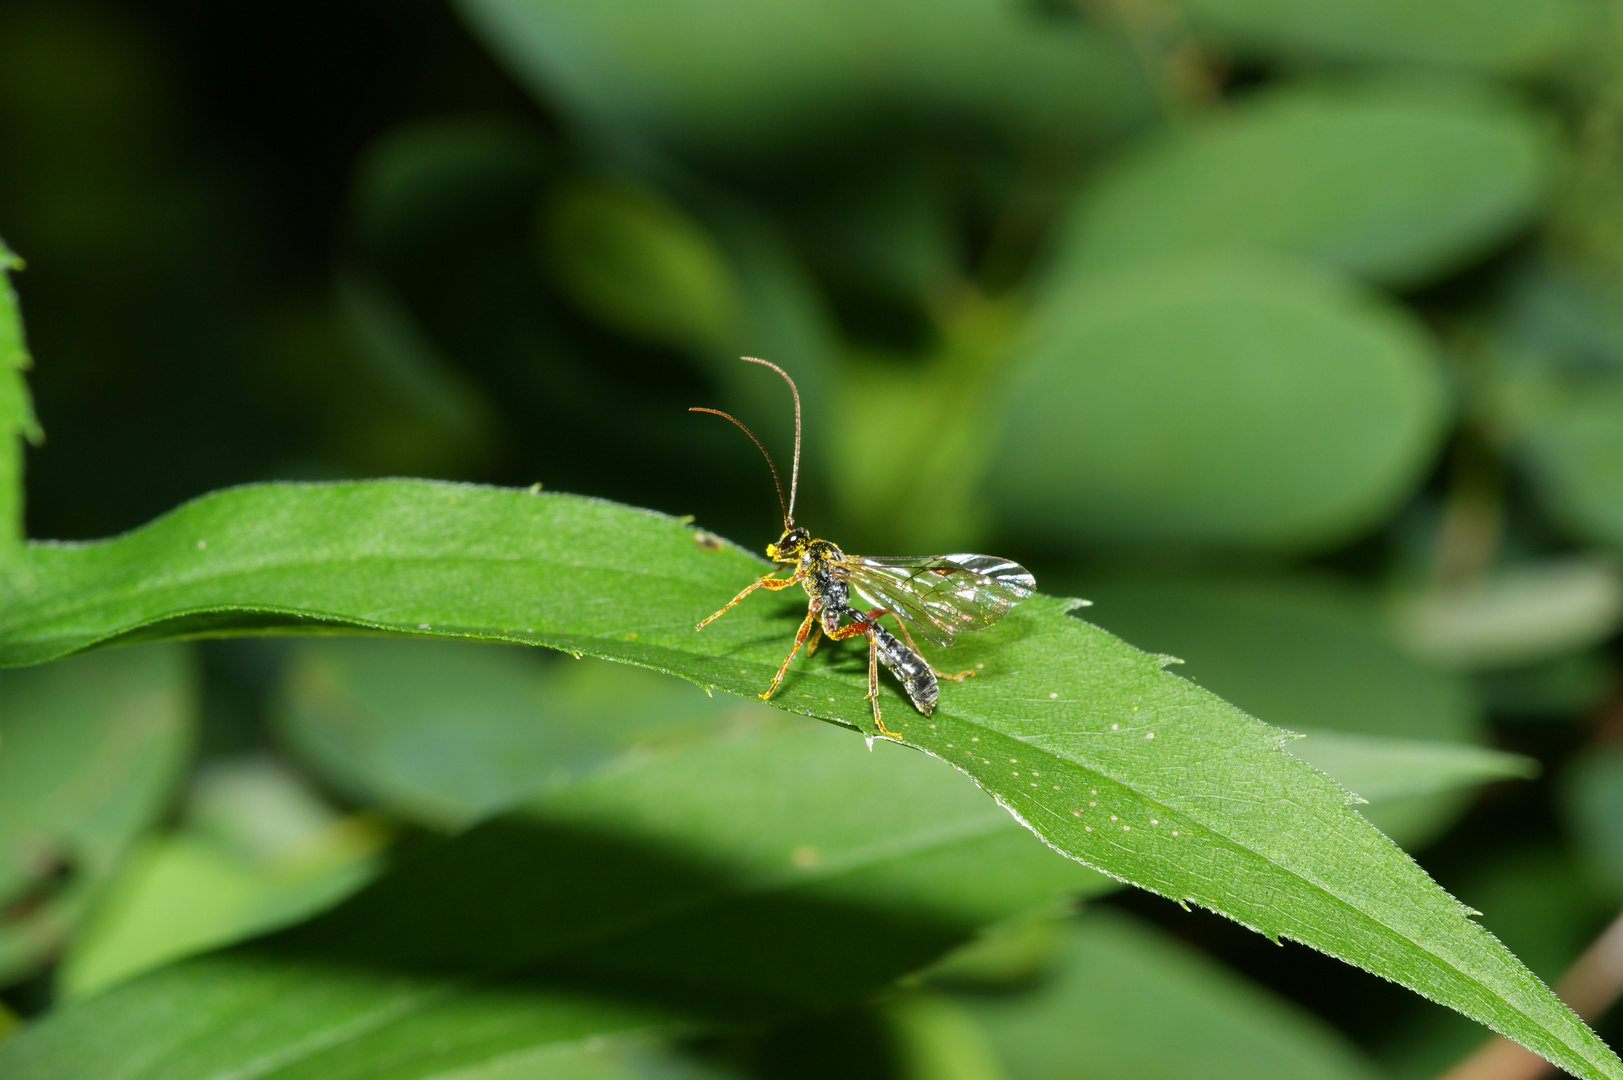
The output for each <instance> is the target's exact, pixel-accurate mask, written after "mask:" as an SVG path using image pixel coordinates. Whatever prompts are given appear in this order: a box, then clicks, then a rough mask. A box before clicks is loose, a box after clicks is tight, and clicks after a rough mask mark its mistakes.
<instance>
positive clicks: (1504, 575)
mask: <svg viewBox="0 0 1623 1080" xmlns="http://www.w3.org/2000/svg"><path fill="white" fill-rule="evenodd" d="M1395 615H1396V630H1397V633H1398V636H1399V638H1400V640H1402V641H1403V643H1404V644H1405V645H1406V646H1408V648H1409V649H1410V650H1411V651H1413V652H1414V653H1415V655H1417V656H1421V657H1424V658H1426V659H1428V660H1430V661H1432V662H1433V663H1438V664H1443V665H1446V666H1448V667H1460V668H1489V667H1513V666H1516V665H1518V664H1521V665H1526V664H1532V663H1536V662H1538V661H1541V660H1550V659H1553V658H1555V657H1559V656H1563V655H1565V654H1567V653H1571V652H1575V651H1577V650H1579V649H1584V648H1588V647H1589V646H1592V645H1598V644H1599V643H1600V642H1602V641H1605V640H1606V639H1607V638H1609V637H1611V636H1612V634H1614V633H1615V632H1616V631H1617V628H1618V626H1619V625H1620V624H1623V574H1620V573H1619V571H1618V569H1617V567H1616V566H1615V565H1613V564H1612V563H1611V562H1609V561H1606V560H1603V559H1598V558H1594V557H1592V556H1575V557H1570V558H1566V559H1560V560H1548V561H1545V562H1541V563H1528V564H1524V565H1520V566H1513V567H1509V568H1506V569H1504V570H1502V571H1498V572H1495V573H1493V574H1491V575H1490V576H1488V577H1486V578H1484V579H1482V580H1479V581H1474V582H1470V583H1467V584H1464V585H1457V586H1451V587H1447V588H1439V589H1434V590H1432V591H1430V592H1426V593H1420V594H1417V595H1414V596H1411V597H1407V598H1404V599H1403V601H1402V602H1401V603H1400V605H1399V607H1398V609H1397V611H1396V613H1395Z"/></svg>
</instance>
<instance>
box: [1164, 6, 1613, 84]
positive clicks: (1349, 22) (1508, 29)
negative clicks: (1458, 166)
mask: <svg viewBox="0 0 1623 1080" xmlns="http://www.w3.org/2000/svg"><path fill="white" fill-rule="evenodd" d="M1188 7H1189V10H1190V13H1191V14H1192V15H1193V16H1194V19H1195V21H1196V23H1197V24H1198V25H1202V26H1204V27H1209V28H1211V29H1214V30H1216V31H1217V32H1218V33H1219V34H1220V35H1221V36H1222V38H1223V39H1224V41H1225V42H1227V43H1229V44H1230V45H1232V46H1234V47H1237V48H1238V49H1239V50H1240V51H1241V52H1244V53H1252V54H1257V53H1260V54H1263V55H1266V56H1272V57H1278V58H1284V59H1296V58H1303V57H1313V58H1330V59H1337V60H1366V61H1368V60H1374V61H1397V62H1399V63H1420V64H1438V65H1445V66H1449V67H1461V68H1473V69H1478V70H1485V71H1493V72H1505V73H1515V72H1527V71H1534V70H1541V69H1543V68H1546V67H1548V66H1549V65H1550V64H1551V63H1552V62H1553V61H1555V60H1556V59H1558V58H1559V57H1560V56H1561V55H1562V53H1563V52H1564V51H1565V50H1566V49H1567V48H1568V47H1570V46H1571V45H1572V44H1573V41H1574V38H1575V37H1576V34H1577V32H1578V31H1579V30H1580V28H1581V27H1582V19H1583V14H1584V13H1583V10H1582V8H1581V6H1580V5H1578V4H1576V3H1573V2H1572V0H1318V2H1316V3H1313V4H1299V3H1293V2H1292V0H1188Z"/></svg>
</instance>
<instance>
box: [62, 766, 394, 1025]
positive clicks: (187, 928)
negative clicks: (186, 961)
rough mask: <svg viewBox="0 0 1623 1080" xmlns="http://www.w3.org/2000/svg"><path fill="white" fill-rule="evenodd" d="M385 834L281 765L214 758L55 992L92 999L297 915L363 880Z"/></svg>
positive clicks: (67, 960) (80, 945)
mask: <svg viewBox="0 0 1623 1080" xmlns="http://www.w3.org/2000/svg"><path fill="white" fill-rule="evenodd" d="M384 840H385V833H384V831H383V830H382V829H380V828H379V827H378V826H377V825H376V824H375V823H372V822H368V821H366V820H364V819H361V818H354V817H351V818H341V817H339V816H338V814H336V813H335V812H333V811H332V810H331V809H329V808H327V807H326V806H324V805H323V804H321V803H320V802H319V801H318V800H317V799H316V797H315V796H314V794H313V793H311V792H309V791H308V790H306V789H305V788H303V787H302V786H301V785H300V783H299V780H298V778H297V777H296V776H294V775H292V774H291V773H289V772H288V771H287V770H286V769H285V768H284V767H281V766H278V765H276V764H275V763H274V762H272V761H269V760H263V759H249V760H246V761H237V762H230V763H216V764H213V765H211V766H209V767H208V769H207V770H206V771H205V772H204V773H203V774H202V775H201V776H200V777H199V778H198V780H197V782H196V784H195V785H194V788H193V791H192V793H191V797H190V799H189V805H188V807H187V811H186V814H185V817H184V819H183V823H182V826H181V828H179V829H178V830H176V831H175V832H172V833H170V834H168V835H165V836H162V837H157V838H153V839H152V840H149V841H148V842H147V843H146V844H145V845H144V847H143V848H141V849H139V850H137V852H136V853H135V855H134V856H133V857H132V858H131V859H130V860H129V862H128V863H127V865H126V866H125V867H124V869H123V870H122V872H121V873H120V874H119V875H118V877H117V878H116V879H114V881H113V883H112V885H111V887H110V888H109V889H108V894H107V896H106V898H105V899H104V900H103V901H102V902H101V903H100V904H99V905H98V907H97V909H96V911H95V912H94V914H93V916H92V917H91V919H90V920H89V921H88V923H87V924H86V926H85V928H84V930H83V931H82V932H81V933H80V934H79V935H78V936H77V937H76V938H75V939H74V941H73V942H72V945H71V946H70V948H69V949H68V952H67V955H66V956H65V957H64V958H63V960H62V962H61V965H60V966H59V967H58V969H57V971H56V980H55V986H56V992H57V994H58V995H59V996H60V997H61V998H64V999H72V998H80V997H85V996H88V995H90V994H95V993H98V992H100V991H102V990H104V989H106V988H107V987H109V986H112V985H114V984H115V983H120V982H124V981H126V980H127V979H129V978H131V977H133V976H135V975H138V974H140V973H141V972H144V971H149V970H151V969H153V968H156V967H161V966H163V965H164V964H166V963H169V962H172V961H174V960H177V959H179V958H180V957H183V956H190V955H193V954H195V953H200V952H206V951H208V950H209V949H215V948H219V947H220V946H222V945H227V944H231V943H233V942H237V941H241V940H243V939H245V938H249V937H253V936H256V935H258V934H263V933H265V932H266V931H269V930H272V929H275V928H277V927H281V926H287V925H289V924H291V923H295V922H298V921H299V920H301V919H303V918H306V917H308V916H309V915H312V914H314V913H315V912H317V911H320V910H322V909H323V908H327V907H330V906H332V905H333V904H335V903H337V902H338V901H339V900H341V899H343V898H344V897H345V896H347V895H349V894H350V893H352V892H354V891H355V890H356V889H358V888H360V887H361V886H362V885H364V884H365V883H366V881H367V880H368V879H369V878H371V877H372V875H373V874H374V873H375V871H376V870H377V864H376V860H375V859H374V856H375V855H376V854H377V853H378V850H379V848H380V847H381V846H382V844H383V842H384Z"/></svg>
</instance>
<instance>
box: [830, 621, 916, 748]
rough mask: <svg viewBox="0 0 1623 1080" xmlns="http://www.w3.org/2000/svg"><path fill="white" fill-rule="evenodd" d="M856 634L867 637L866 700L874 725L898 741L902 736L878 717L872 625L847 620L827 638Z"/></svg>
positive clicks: (876, 656)
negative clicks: (871, 703) (868, 703)
mask: <svg viewBox="0 0 1623 1080" xmlns="http://www.w3.org/2000/svg"><path fill="white" fill-rule="evenodd" d="M858 634H861V635H862V636H864V637H866V638H867V639H868V700H869V701H871V702H873V722H874V727H876V728H878V729H879V734H881V735H883V736H884V737H885V738H887V739H895V740H897V741H898V742H900V741H901V738H902V737H901V736H900V735H898V734H896V733H895V732H894V731H892V730H890V728H888V727H886V726H885V722H884V721H883V720H881V719H880V718H879V639H878V638H876V637H875V636H874V632H873V628H872V625H871V624H869V623H865V622H848V623H846V624H845V625H844V626H842V627H840V628H839V629H837V630H835V631H834V632H833V633H831V634H829V635H828V639H829V640H830V641H844V640H845V639H846V638H853V637H856V636H857V635H858Z"/></svg>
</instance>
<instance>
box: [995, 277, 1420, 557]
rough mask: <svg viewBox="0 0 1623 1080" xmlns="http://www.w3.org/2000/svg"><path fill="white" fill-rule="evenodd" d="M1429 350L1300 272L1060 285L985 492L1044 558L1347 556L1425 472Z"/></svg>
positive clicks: (1018, 372)
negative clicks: (1056, 545) (1324, 551)
mask: <svg viewBox="0 0 1623 1080" xmlns="http://www.w3.org/2000/svg"><path fill="white" fill-rule="evenodd" d="M1430 352H1431V346H1430V344H1429V342H1428V340H1427V337H1426V333H1425V330H1424V328H1423V327H1421V326H1420V325H1418V324H1417V323H1416V322H1415V321H1414V319H1413V318H1412V317H1411V316H1409V315H1408V314H1407V313H1406V312H1404V311H1403V310H1402V309H1401V308H1398V307H1397V306H1396V305H1393V304H1391V303H1389V302H1387V301H1385V300H1383V299H1381V298H1380V297H1377V296H1374V295H1371V294H1368V293H1366V292H1364V291H1362V290H1359V289H1355V288H1352V287H1350V286H1349V285H1348V284H1347V283H1345V282H1342V281H1339V280H1337V279H1335V278H1331V277H1327V276H1326V275H1324V274H1322V273H1320V272H1318V271H1316V270H1315V269H1314V268H1313V267H1311V266H1307V265H1305V264H1302V263H1299V262H1294V261H1288V260H1284V259H1277V258H1267V257H1262V256H1257V255H1245V254H1232V253H1231V254H1228V255H1198V256H1174V257H1170V258H1166V259H1158V260H1152V261H1148V262H1144V263H1139V264H1135V265H1133V266H1130V267H1127V268H1125V269H1117V270H1110V271H1101V272H1099V273H1096V274H1086V275H1081V276H1074V277H1064V278H1063V279H1062V280H1059V281H1057V282H1056V283H1055V284H1054V285H1053V287H1052V288H1051V290H1050V291H1049V293H1048V294H1047V295H1045V296H1044V297H1043V298H1042V299H1041V301H1040V302H1039V304H1038V307H1037V309H1036V310H1035V311H1034V312H1033V314H1032V326H1031V330H1030V333H1029V336H1028V338H1027V339H1026V340H1025V341H1024V342H1023V343H1022V344H1021V346H1020V347H1019V349H1018V350H1017V353H1016V355H1015V357H1014V358H1013V360H1012V361H1011V363H1012V364H1013V370H1012V371H1011V372H1010V374H1009V375H1008V382H1009V384H1010V389H1009V393H1010V395H1011V400H1010V403H1009V413H1008V416H1007V419H1006V420H1005V424H1004V426H1005V428H1006V434H1005V436H1004V438H1003V445H1002V449H1001V452H1000V455H999V457H998V458H997V463H996V465H995V467H994V468H993V470H992V471H991V475H992V476H995V477H996V478H997V484H996V486H995V487H993V488H992V489H991V492H990V494H991V496H992V497H993V498H994V499H995V500H996V502H997V503H998V504H999V505H1000V506H1001V507H1002V509H1003V511H1004V515H1005V520H1008V521H1010V522H1012V523H1013V524H1015V525H1017V526H1020V527H1023V528H1025V529H1027V530H1029V531H1030V532H1032V533H1033V534H1035V535H1038V536H1041V537H1042V539H1043V540H1044V541H1045V542H1048V543H1053V542H1055V541H1056V540H1058V541H1070V542H1073V543H1082V542H1090V543H1101V542H1103V543H1115V544H1138V543H1145V542H1152V543H1161V544H1186V545H1187V544H1207V545H1229V546H1254V547H1264V548H1276V549H1277V548H1287V549H1290V548H1304V547H1313V546H1322V545H1326V544H1332V543H1335V542H1338V541H1341V542H1344V541H1346V540H1349V539H1351V538H1352V537H1354V536H1356V535H1357V534H1358V533H1359V532H1360V531H1362V530H1365V529H1368V528H1371V527H1373V526H1374V525H1375V524H1376V523H1378V522H1380V521H1382V520H1384V519H1385V518H1386V517H1387V516H1389V515H1390V514H1391V513H1392V511H1393V510H1394V509H1395V508H1396V507H1397V505H1398V504H1399V502H1401V500H1403V499H1404V498H1406V497H1407V496H1408V495H1409V493H1410V492H1411V491H1412V490H1413V489H1414V487H1415V486H1416V485H1417V484H1418V483H1419V482H1420V480H1421V479H1422V477H1423V476H1424V475H1425V470H1426V469H1427V468H1428V467H1429V464H1430V461H1431V457H1432V454H1433V452H1434V451H1435V448H1436V446H1437V442H1438V438H1439V436H1440V435H1441V433H1442V432H1441V429H1442V425H1443V420H1444V416H1445V412H1446V402H1445V399H1444V396H1443V388H1442V384H1441V381H1440V379H1439V377H1438V372H1437V370H1436V367H1435V364H1434V362H1433V360H1432V357H1431V355H1430Z"/></svg>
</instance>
